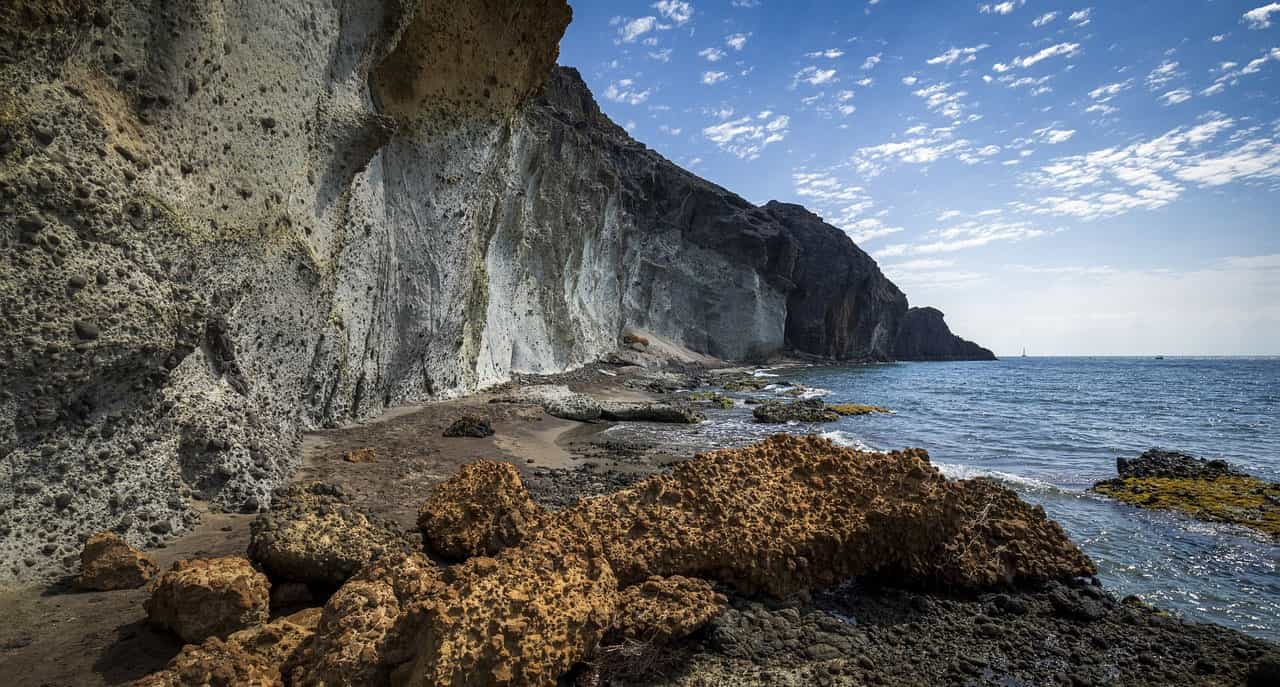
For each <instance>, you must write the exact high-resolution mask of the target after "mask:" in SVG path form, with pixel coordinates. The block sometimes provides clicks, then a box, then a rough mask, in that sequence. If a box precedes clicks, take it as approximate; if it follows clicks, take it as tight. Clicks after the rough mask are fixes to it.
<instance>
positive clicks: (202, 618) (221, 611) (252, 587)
mask: <svg viewBox="0 0 1280 687" xmlns="http://www.w3.org/2000/svg"><path fill="white" fill-rule="evenodd" d="M270 593H271V585H270V583H269V582H268V581H267V576H266V575H263V574H262V573H260V572H258V571H257V570H254V569H253V566H252V565H251V564H250V563H249V561H247V560H245V559H243V558H239V557H236V556H227V557H224V558H197V559H192V560H183V561H178V562H177V563H174V564H173V567H172V568H170V569H169V570H168V571H167V572H165V573H164V574H163V575H161V576H160V577H159V578H158V579H157V580H156V582H155V584H154V587H153V589H152V592H151V597H150V598H149V599H147V601H146V603H145V606H146V610H147V620H148V621H149V622H150V623H151V624H153V625H156V626H159V627H163V628H166V629H168V630H170V631H172V632H173V633H174V634H176V635H177V636H179V637H181V638H182V640H183V641H185V642H187V643H189V644H198V643H200V642H202V641H204V640H205V639H208V638H209V637H225V636H226V635H228V634H230V633H232V632H235V631H237V630H243V629H245V628H248V627H252V626H254V625H260V624H262V623H265V622H266V621H267V617H268V615H269V612H270V608H269V606H270Z"/></svg>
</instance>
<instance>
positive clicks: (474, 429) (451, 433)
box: [444, 415, 493, 439]
mask: <svg viewBox="0 0 1280 687" xmlns="http://www.w3.org/2000/svg"><path fill="white" fill-rule="evenodd" d="M444 435H445V436H446V437H475V438H477V439H479V438H483V437H487V436H493V426H492V425H490V424H489V418H487V417H481V416H479V415H466V416H463V417H460V418H458V419H457V420H454V422H453V424H451V425H449V428H448V429H446V430H445V431H444Z"/></svg>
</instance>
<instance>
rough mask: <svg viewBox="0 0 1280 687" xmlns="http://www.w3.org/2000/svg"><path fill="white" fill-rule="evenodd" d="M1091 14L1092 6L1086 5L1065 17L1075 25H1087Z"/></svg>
mask: <svg viewBox="0 0 1280 687" xmlns="http://www.w3.org/2000/svg"><path fill="white" fill-rule="evenodd" d="M1092 15H1093V8H1092V7H1086V8H1085V9H1082V10H1077V11H1075V12H1072V13H1071V16H1069V17H1067V21H1069V22H1072V23H1074V24H1075V25H1076V26H1088V25H1089V22H1090V20H1091V17H1092Z"/></svg>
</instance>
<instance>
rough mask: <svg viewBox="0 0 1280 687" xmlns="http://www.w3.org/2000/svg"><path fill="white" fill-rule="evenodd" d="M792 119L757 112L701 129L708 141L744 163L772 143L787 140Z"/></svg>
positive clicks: (758, 155)
mask: <svg viewBox="0 0 1280 687" xmlns="http://www.w3.org/2000/svg"><path fill="white" fill-rule="evenodd" d="M790 126H791V118H790V117H788V116H787V115H775V114H774V113H772V112H768V111H765V112H760V113H759V114H756V115H754V116H746V117H740V118H738V119H733V120H729V121H726V122H721V123H720V124H714V125H712V126H708V127H706V128H704V129H703V130H702V135H703V136H705V137H706V138H707V140H709V141H711V142H712V143H715V144H716V145H717V146H719V147H720V149H721V150H724V151H726V152H728V153H731V154H733V155H736V156H737V157H740V158H742V159H744V160H754V159H756V158H758V157H760V154H761V153H762V152H763V151H764V149H765V148H766V147H768V146H769V145H771V144H774V143H777V142H779V141H782V140H783V139H785V138H786V137H787V133H788V130H789V128H790Z"/></svg>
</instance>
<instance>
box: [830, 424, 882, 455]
mask: <svg viewBox="0 0 1280 687" xmlns="http://www.w3.org/2000/svg"><path fill="white" fill-rule="evenodd" d="M822 438H823V439H830V440H831V443H833V444H835V445H836V446H843V447H845V448H854V449H857V450H859V451H875V452H877V453H879V452H880V451H878V450H877V449H875V448H872V447H871V445H870V444H868V443H866V442H864V441H863V440H861V439H859V438H858V437H856V436H854V435H852V434H850V433H848V432H845V431H842V430H839V429H837V430H832V431H830V432H823V433H822Z"/></svg>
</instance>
